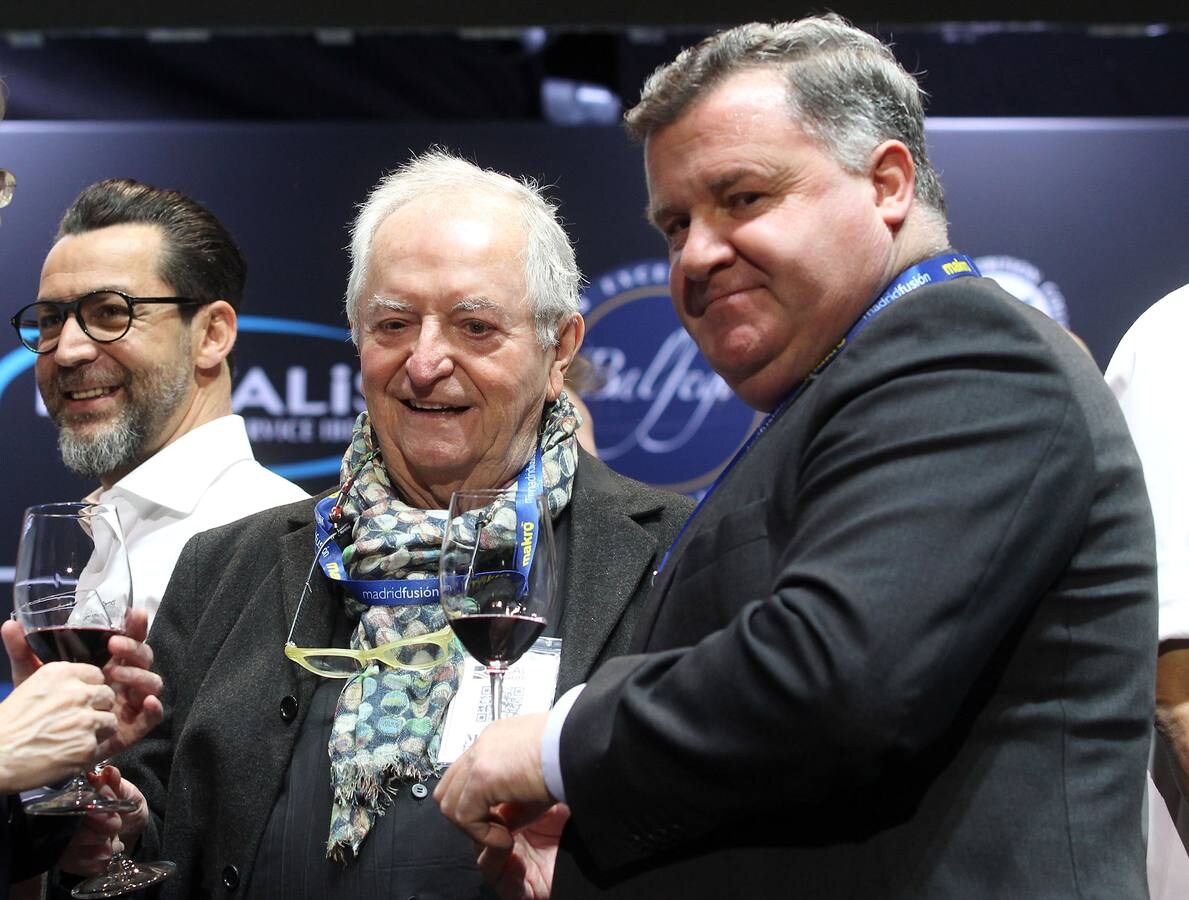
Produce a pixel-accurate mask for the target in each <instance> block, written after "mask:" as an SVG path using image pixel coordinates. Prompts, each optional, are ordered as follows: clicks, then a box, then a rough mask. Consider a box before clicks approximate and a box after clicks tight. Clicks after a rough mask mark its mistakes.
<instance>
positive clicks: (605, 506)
mask: <svg viewBox="0 0 1189 900" xmlns="http://www.w3.org/2000/svg"><path fill="white" fill-rule="evenodd" d="M592 469H593V467H592V466H591V465H587V466H586V467H585V469H584V467H583V466H582V465H581V464H579V467H578V476H577V479H576V481H575V485H574V494H573V497H572V499H571V501H570V540H569V550H568V553H569V556H568V559H569V561H568V564H567V575H566V584H565V587H564V589H565V607H564V610H563V613H562V622H561V630H560V634H561V638H562V647H563V651H562V658H561V669H560V671H559V673H558V688H559V691H560V690H564V689H566V688H568V687H570V686H572V685H574V684H578V683H580V682H582V681H585V680H586V678H587V677H588V676H589V675H590V673H591V670H592V669H593V667H594V665H595V663H596V662H597V661H598V659H599V656H600V654H601V653H602V651H603V649H604V648H605V647H606V645H607V641H608V639H609V638H610V637H611V635H612V633H613V632H614V631H615V629H616V628H617V627H618V625H619V622H620V620H621V618H622V617H623V613H624V609H625V608H626V607H627V606H628V604H629V603H630V602H631V601H632V599H633V598H634V597H635V596H636V595H637V592H638V591H640V590H647V582H648V579H649V578H650V577H651V575H652V572H651V570H650V568H649V566H650V564H651V562H652V559H653V554H654V553H655V552H656V540H655V538H653V536H652V535H651V534H649V532H648V531H647V530H645V529H644V528H643V527H642V526H640V525H639V524H637V523H636V521H635V519H634V517H635V516H638V515H641V514H642V513H644V512H650V511H652V509H654V508H655V506H650V507H649V508H648V509H647V510H645V509H635V508H631V507H627V506H625V503H624V498H623V497H621V496H616V494H615V493H613V492H612V491H610V490H608V489H607V488H610V487H613V485H612V484H610V482H609V479H604V478H601V477H598V476H600V475H601V474H602V473H594V472H592ZM642 581H643V584H642V583H641V582H642Z"/></svg>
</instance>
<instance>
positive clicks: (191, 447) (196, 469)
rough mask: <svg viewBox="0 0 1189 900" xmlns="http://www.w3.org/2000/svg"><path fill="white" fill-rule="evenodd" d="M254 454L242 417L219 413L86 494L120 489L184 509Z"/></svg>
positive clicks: (106, 495)
mask: <svg viewBox="0 0 1189 900" xmlns="http://www.w3.org/2000/svg"><path fill="white" fill-rule="evenodd" d="M254 458H255V457H254V456H253V455H252V445H251V444H250V443H249V442H248V433H247V430H246V429H245V428H244V420H243V418H242V417H240V416H221V417H220V418H218V419H215V420H213V421H211V422H207V423H206V424H204V425H199V426H198V427H197V428H195V429H193V430H191V431H188V432H186V433H185V434H183V435H182V436H181V437H180V438H178V439H177V440H176V441H174V442H173V443H171V444H168V445H167V446H165V447H162V448H161V449H160V450H158V451H157V452H156V453H154V454H153V455H152V456H150V457H149V458H148V459H146V460H145V461H144V462H143V463H141V464H140V465H139V466H137V467H136V468H135V469H133V470H132V471H131V472H129V473H128V474H127V475H125V476H124V477H123V478H121V479H120V480H119V481H117V482H116V483H115V484H113V485H112V486H111V488H110V489H109V490H107V491H96V492H95V493H93V494H92V495H91V497H88V498H87V499H88V500H90V499H92V498H94V499H104V500H105V499H108V498H109V497H111V496H113V495H120V494H123V495H126V496H130V497H136V498H140V499H141V500H145V501H148V502H149V503H152V504H154V505H156V506H162V507H166V508H168V509H171V510H174V511H175V512H178V513H181V514H182V515H189V514H190V513H192V512H193V511H194V508H195V507H196V506H197V505H198V502H199V500H201V499H202V496H203V494H205V493H206V491H207V489H208V488H209V487H210V486H211V484H212V483H214V481H215V480H216V479H217V478H218V477H219V476H220V475H222V474H223V472H225V471H226V470H227V469H228V468H229V467H231V466H232V465H234V464H235V463H237V462H241V461H243V460H251V459H254Z"/></svg>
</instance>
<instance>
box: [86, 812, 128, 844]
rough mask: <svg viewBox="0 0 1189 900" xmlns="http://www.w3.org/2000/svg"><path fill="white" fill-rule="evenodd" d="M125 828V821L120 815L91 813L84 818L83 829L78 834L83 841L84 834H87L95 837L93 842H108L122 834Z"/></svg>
mask: <svg viewBox="0 0 1189 900" xmlns="http://www.w3.org/2000/svg"><path fill="white" fill-rule="evenodd" d="M123 827H124V819H123V817H122V816H120V815H119V814H118V813H108V812H89V813H87V814H86V815H85V816H83V824H82V828H80V829H79V832H78V835H79V837H78V840H80V841H82V840H83V839H84V838H83V832H84V831H85V832H87V833H89V834H91V835H94V836H95V837H94V838H93V840H95V841H99V840H103V841H107V840H109V839H111V838H113V837H115V836H116V835H117V834H119V833H120V829H121V828H123Z"/></svg>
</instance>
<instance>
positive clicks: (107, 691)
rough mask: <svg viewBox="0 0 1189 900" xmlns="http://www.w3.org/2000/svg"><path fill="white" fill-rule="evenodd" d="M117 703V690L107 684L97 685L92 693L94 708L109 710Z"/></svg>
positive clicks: (92, 705)
mask: <svg viewBox="0 0 1189 900" xmlns="http://www.w3.org/2000/svg"><path fill="white" fill-rule="evenodd" d="M115 705H116V692H115V691H113V690H112V689H111V688H110V687H108V686H107V685H106V684H97V685H95V687H94V689H93V691H92V693H91V707H92V708H93V709H101V710H109V709H112V708H113V707H114V706H115Z"/></svg>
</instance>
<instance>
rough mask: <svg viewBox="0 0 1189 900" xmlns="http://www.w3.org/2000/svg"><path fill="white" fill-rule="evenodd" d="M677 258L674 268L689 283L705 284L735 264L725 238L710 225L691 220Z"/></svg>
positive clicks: (726, 237)
mask: <svg viewBox="0 0 1189 900" xmlns="http://www.w3.org/2000/svg"><path fill="white" fill-rule="evenodd" d="M679 254H680V255H679V257H678V258H677V259H676V260H675V261H674V262H675V266H674V268H675V269H679V270H680V272H681V275H682V276H683V277H684V278H686V279H688V280H690V281H706V280H708V279H709V278H710V276H711V275H713V274H714V273H715V272H717V271H718V270H719V269H721V268H724V267H726V266H729V265H731V263H732V262H734V259H735V248H734V246H733V245H732V244H731V242H730V240H729V239H728V235H727V234H725V233H723V232H722V231H721V230H720V229H719V228H718V227H716V226H715V224H714V223H713V222H708V221H706V220H705V219H701V218H694V219H691V220H690V223H689V228H688V230H687V232H686V235H685V243H684V244H682V246H681V249H680V251H679Z"/></svg>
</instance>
